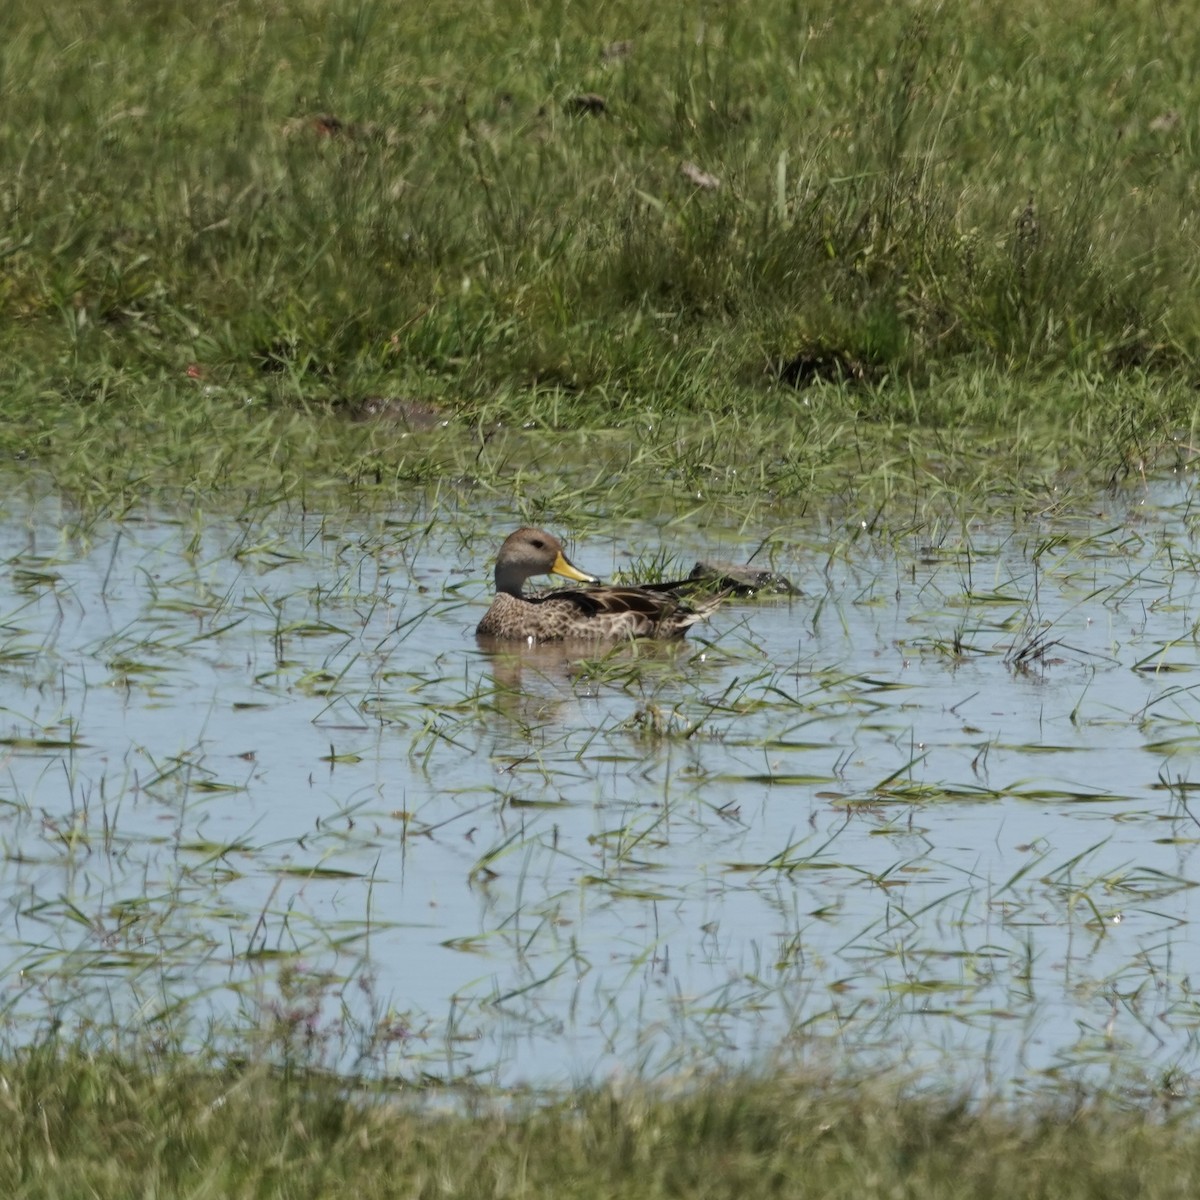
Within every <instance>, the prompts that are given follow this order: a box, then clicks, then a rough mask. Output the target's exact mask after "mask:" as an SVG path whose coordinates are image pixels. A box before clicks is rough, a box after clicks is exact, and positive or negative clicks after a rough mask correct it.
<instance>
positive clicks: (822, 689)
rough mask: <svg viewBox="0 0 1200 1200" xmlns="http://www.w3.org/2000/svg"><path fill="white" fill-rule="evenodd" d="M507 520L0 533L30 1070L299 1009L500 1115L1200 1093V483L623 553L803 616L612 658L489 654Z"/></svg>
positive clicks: (12, 966)
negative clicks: (667, 1082) (790, 1095)
mask: <svg viewBox="0 0 1200 1200" xmlns="http://www.w3.org/2000/svg"><path fill="white" fill-rule="evenodd" d="M518 523H519V521H518V520H517V518H516V517H515V516H514V515H513V514H511V513H506V512H502V511H487V510H481V509H480V508H479V507H478V506H477V505H473V504H470V503H468V502H466V501H464V502H463V503H462V504H461V505H448V504H446V503H445V500H444V497H443V499H442V503H440V504H434V503H433V502H432V501H428V502H426V501H420V500H418V501H416V502H414V504H413V508H412V511H411V512H408V513H403V514H398V513H391V514H387V515H381V514H374V513H363V512H346V513H341V514H338V513H324V514H321V513H314V512H312V511H308V512H303V511H300V510H298V509H296V508H290V507H283V506H280V507H271V508H268V509H265V510H264V509H255V510H253V511H247V512H245V513H243V514H241V515H231V514H224V515H222V514H212V513H205V514H201V515H182V514H181V513H176V512H171V511H164V510H148V511H145V512H141V513H135V514H130V515H127V516H126V517H125V518H123V519H122V520H120V521H104V522H98V523H91V524H88V525H83V524H81V522H80V521H79V519H78V518H77V517H76V516H75V515H74V514H73V513H72V512H71V511H70V509H69V508H68V507H67V506H66V505H65V503H64V502H63V501H61V500H59V499H57V498H55V497H41V498H39V499H36V500H29V501H25V500H22V499H20V495H19V493H18V494H17V498H15V499H10V500H9V501H8V504H7V511H6V514H5V519H4V521H3V524H2V525H0V539H2V545H3V556H4V559H5V561H6V563H7V566H8V569H7V571H6V572H5V575H4V577H3V580H2V581H0V612H2V613H3V614H4V615H3V621H2V622H0V707H2V709H3V722H2V724H0V735H3V738H4V751H5V763H4V767H5V770H4V775H3V782H2V784H0V804H2V805H3V808H2V809H0V819H2V821H3V824H2V826H0V828H2V830H3V865H2V867H0V869H2V871H3V876H4V887H3V895H4V897H5V901H6V907H7V910H8V919H7V921H6V923H5V929H6V936H5V938H4V939H3V944H2V945H0V961H2V962H3V964H4V968H5V970H4V979H5V980H6V989H5V1011H6V1013H7V1019H8V1022H9V1031H10V1036H11V1037H12V1038H15V1039H17V1040H20V1039H21V1038H22V1037H26V1036H32V1031H33V1030H35V1029H38V1028H42V1027H44V1022H45V1020H46V1018H47V1015H48V1014H53V1015H54V1017H55V1019H57V1020H61V1021H62V1022H64V1023H66V1025H67V1026H68V1027H72V1028H73V1027H85V1028H87V1027H97V1026H102V1025H104V1024H105V1023H116V1024H118V1025H121V1026H125V1027H144V1026H145V1025H146V1024H147V1023H150V1024H151V1025H153V1024H154V1023H161V1024H162V1025H163V1026H164V1027H169V1028H171V1029H172V1030H176V1031H177V1030H181V1029H182V1030H190V1031H191V1032H189V1033H188V1034H187V1036H192V1037H195V1038H197V1039H201V1040H203V1039H208V1038H212V1037H214V1036H217V1035H216V1034H215V1033H214V1032H213V1031H214V1029H223V1028H229V1027H241V1028H245V1027H246V1026H248V1025H255V1026H270V1025H271V1024H272V1021H273V1020H274V1021H275V1022H276V1023H277V1025H278V1023H282V1024H283V1025H284V1026H288V1024H289V1022H290V1028H291V1029H292V1030H293V1031H294V1033H295V1035H296V1036H297V1037H302V1038H306V1039H308V1040H309V1042H310V1044H311V1043H313V1042H314V1041H315V1042H316V1043H321V1044H325V1045H326V1046H327V1047H328V1049H327V1053H328V1054H329V1056H330V1057H331V1059H332V1060H333V1061H334V1063H335V1065H339V1066H342V1067H344V1068H348V1067H350V1066H366V1067H368V1068H369V1069H372V1070H376V1071H379V1070H382V1071H386V1072H389V1073H393V1074H395V1075H398V1076H403V1077H409V1078H414V1079H415V1078H421V1077H425V1076H430V1075H432V1076H436V1077H439V1078H449V1079H466V1078H477V1079H483V1080H485V1081H487V1082H494V1083H499V1084H504V1085H508V1084H514V1083H518V1082H528V1083H534V1084H538V1085H556V1084H562V1083H564V1082H577V1081H587V1080H597V1079H602V1078H605V1077H607V1076H608V1075H610V1074H612V1073H613V1072H630V1071H644V1072H649V1073H652V1074H654V1073H661V1072H666V1071H672V1070H677V1069H680V1068H682V1067H684V1066H691V1065H702V1066H709V1065H712V1064H714V1063H716V1062H723V1063H730V1064H746V1063H753V1062H761V1061H763V1060H764V1059H765V1058H767V1057H769V1056H774V1055H777V1054H779V1053H785V1054H786V1053H788V1052H791V1051H795V1052H796V1053H798V1054H801V1055H804V1054H811V1053H821V1054H827V1053H829V1052H831V1051H832V1052H833V1053H835V1054H837V1055H839V1056H844V1057H845V1058H846V1059H847V1060H848V1061H850V1060H852V1061H859V1060H860V1059H861V1060H862V1061H865V1062H868V1063H871V1064H881V1065H888V1066H897V1065H899V1066H907V1067H912V1068H916V1069H920V1070H923V1071H933V1070H934V1069H935V1068H936V1072H937V1073H938V1075H939V1077H945V1078H955V1079H958V1080H960V1081H963V1082H966V1083H968V1084H971V1085H973V1086H979V1087H983V1086H987V1087H990V1088H996V1089H1012V1088H1021V1087H1033V1086H1037V1085H1038V1084H1039V1082H1040V1081H1042V1080H1045V1079H1046V1078H1054V1077H1056V1076H1057V1075H1060V1074H1062V1073H1067V1074H1070V1075H1071V1076H1072V1077H1077V1076H1079V1075H1081V1074H1082V1075H1087V1074H1089V1073H1091V1074H1093V1075H1094V1074H1097V1073H1099V1074H1101V1075H1103V1074H1104V1073H1107V1072H1111V1071H1113V1070H1114V1069H1118V1068H1120V1069H1122V1070H1123V1069H1125V1068H1126V1067H1127V1066H1128V1065H1129V1064H1134V1065H1135V1066H1136V1067H1139V1068H1141V1069H1144V1070H1145V1071H1146V1072H1147V1073H1148V1074H1149V1075H1150V1076H1158V1077H1163V1076H1165V1075H1167V1074H1169V1073H1171V1072H1175V1071H1182V1072H1190V1071H1192V1070H1193V1069H1194V1067H1195V1059H1196V1049H1197V1047H1196V1035H1195V1029H1196V1024H1197V1019H1198V1012H1197V1005H1196V1001H1195V999H1194V995H1193V992H1192V987H1191V976H1192V975H1193V974H1195V973H1197V971H1198V970H1200V963H1198V962H1197V960H1196V952H1195V949H1194V947H1195V943H1196V939H1195V938H1194V937H1193V936H1192V934H1191V921H1192V920H1193V919H1194V917H1195V916H1196V911H1195V904H1196V901H1195V899H1194V894H1195V893H1194V891H1193V885H1194V883H1195V882H1196V880H1197V878H1198V876H1200V867H1198V864H1197V861H1196V857H1195V855H1196V849H1195V848H1196V845H1197V842H1198V839H1200V812H1197V813H1195V815H1193V808H1192V806H1191V798H1192V795H1193V792H1194V789H1195V787H1196V782H1195V776H1196V775H1197V771H1196V767H1195V764H1196V762H1197V757H1196V755H1197V751H1198V750H1200V724H1198V722H1200V703H1198V701H1197V695H1196V689H1197V687H1198V686H1200V674H1198V672H1197V666H1198V664H1197V643H1196V632H1195V631H1196V621H1197V616H1198V614H1200V605H1198V603H1197V596H1196V589H1197V584H1196V578H1197V576H1196V571H1195V562H1196V552H1197V547H1196V538H1195V527H1196V520H1195V514H1194V512H1193V508H1192V503H1191V496H1190V488H1189V487H1188V485H1187V483H1186V482H1183V481H1176V480H1173V479H1168V480H1161V481H1157V482H1154V483H1152V484H1146V485H1138V486H1137V487H1131V488H1130V489H1128V490H1126V491H1123V492H1121V493H1118V494H1103V495H1097V496H1095V497H1093V498H1092V499H1091V500H1090V501H1089V502H1088V503H1087V504H1086V505H1082V506H1078V507H1075V508H1073V509H1071V510H1070V511H1056V512H1052V513H1049V514H1046V515H1043V516H1034V517H1030V518H1023V519H1022V520H1021V521H1020V522H1018V523H1014V522H1012V521H1011V520H1007V521H1005V520H999V519H997V520H989V521H987V522H969V523H965V524H958V525H946V526H941V527H939V530H940V531H938V532H931V529H930V527H929V526H925V527H923V528H921V529H918V530H915V531H914V532H913V533H911V534H910V535H903V534H899V535H897V534H893V535H890V536H888V537H886V538H884V537H882V536H879V535H877V534H874V533H871V532H869V531H868V530H867V529H866V528H864V527H863V526H862V525H861V524H859V523H858V522H857V521H856V519H855V518H853V517H850V518H848V519H846V520H845V521H842V522H829V521H826V522H825V523H821V522H820V521H817V520H809V521H807V522H804V521H801V520H797V521H795V522H794V523H788V522H787V521H781V522H780V524H779V525H778V526H776V527H774V528H773V529H772V530H771V531H770V533H769V537H768V534H767V533H766V532H765V531H764V530H761V529H744V528H741V527H740V526H738V525H736V524H734V523H732V522H731V523H730V525H729V527H728V528H726V527H724V526H723V524H722V522H721V521H720V520H714V521H711V522H707V523H705V524H704V525H703V526H702V527H698V526H697V524H696V523H690V522H675V523H667V522H657V523H654V524H650V523H644V522H643V523H639V522H626V523H615V524H614V523H611V522H609V523H608V524H607V526H606V534H605V536H603V537H598V536H594V535H592V534H591V533H589V535H588V536H587V537H586V538H581V539H580V540H579V541H577V542H576V543H575V544H574V545H573V546H572V557H573V558H574V560H575V561H576V562H577V563H579V565H580V566H582V567H584V569H588V570H592V571H596V572H598V573H601V574H605V575H611V574H612V573H613V572H614V571H615V570H619V569H621V568H622V567H623V566H626V565H628V563H629V561H630V559H629V556H630V555H634V556H638V555H650V556H652V555H654V554H656V553H657V552H658V551H659V550H660V548H661V547H662V546H663V545H664V544H667V545H669V546H670V548H671V550H672V551H674V552H675V553H676V554H677V555H678V561H679V562H680V563H682V564H683V565H685V566H686V565H688V564H689V563H690V561H691V559H693V558H695V557H705V556H707V557H720V558H726V559H732V560H744V559H746V558H747V557H748V556H749V555H750V554H752V553H754V552H755V551H757V550H759V549H760V546H761V544H762V543H763V541H764V538H767V540H768V543H769V544H768V547H767V550H766V551H761V552H760V556H766V555H768V554H769V557H770V558H771V560H772V562H773V565H774V566H775V568H776V569H777V570H780V571H783V572H784V573H785V574H787V575H788V576H790V577H791V578H792V579H793V580H794V581H795V582H796V583H797V584H798V585H799V587H800V588H801V589H802V592H803V594H802V595H800V596H798V597H792V598H778V599H762V600H755V601H749V602H731V603H729V604H728V605H726V607H725V608H724V609H722V610H721V612H719V613H718V614H717V616H716V617H715V618H714V620H713V621H712V622H711V624H710V625H708V626H707V627H704V628H702V629H701V631H700V632H699V636H696V637H693V638H691V639H689V642H688V643H686V644H685V645H684V646H682V647H679V648H674V649H668V650H662V649H656V648H653V647H645V646H641V647H633V648H621V649H619V650H617V651H615V652H613V653H611V654H608V655H603V654H601V653H598V652H596V651H588V650H581V649H579V648H571V649H570V650H569V651H564V650H562V649H561V648H554V647H551V648H541V649H535V650H529V651H523V652H522V651H520V650H518V651H514V652H502V653H497V652H494V651H491V650H488V649H486V648H483V647H480V646H478V645H477V644H476V642H475V639H474V637H473V634H472V630H473V628H474V625H475V623H476V621H477V620H478V618H479V616H480V615H481V613H482V611H483V608H484V606H485V605H486V603H487V598H488V592H489V590H490V589H489V585H488V571H489V562H488V558H489V555H490V554H491V553H492V552H493V550H494V547H495V545H496V544H498V542H499V540H500V538H501V537H502V536H503V535H504V534H505V533H506V532H508V530H509V529H510V528H512V527H513V526H515V525H516V524H518ZM558 532H561V533H563V534H570V533H571V531H570V530H568V529H559V530H558ZM356 1049H357V1050H362V1051H363V1052H364V1053H366V1054H367V1058H366V1059H365V1060H362V1061H359V1060H357V1059H355V1058H354V1052H355V1050H356Z"/></svg>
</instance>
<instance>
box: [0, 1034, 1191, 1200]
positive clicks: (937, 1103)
mask: <svg viewBox="0 0 1200 1200" xmlns="http://www.w3.org/2000/svg"><path fill="white" fill-rule="evenodd" d="M0 1077H2V1079H3V1083H4V1087H3V1093H2V1095H0V1108H2V1109H3V1112H4V1117H5V1128H6V1135H5V1139H4V1146H3V1148H2V1149H0V1186H2V1187H3V1189H4V1193H5V1195H8V1196H14V1197H16V1196H20V1197H28V1198H32V1197H51V1196H78V1195H96V1196H129V1195H155V1196H161V1197H169V1196H185V1195H186V1196H196V1195H220V1196H228V1197H242V1196H284V1195H286V1196H328V1195H332V1194H338V1195H343V1194H347V1193H353V1194H355V1195H360V1196H363V1197H376V1196H381V1197H382V1196H398V1195H403V1196H421V1197H434V1196H456V1197H459V1196H462V1197H487V1196H513V1197H520V1196H555V1197H561V1196H573V1197H581V1198H585V1197H592V1196H595V1197H601V1196H607V1197H611V1196H638V1197H659V1196H696V1197H722V1196H730V1197H734V1196H736V1197H741V1196H747V1195H754V1196H768V1195H769V1196H781V1197H786V1196H797V1197H798V1196H821V1197H841V1196H846V1197H855V1198H856V1200H858V1198H862V1197H866V1198H870V1197H897V1196H913V1197H921V1198H922V1200H927V1198H930V1197H933V1198H937V1197H947V1198H949V1197H964V1196H969V1197H990V1196H995V1197H1009V1196H1014V1195H1019V1196H1030V1197H1039V1196H1045V1197H1053V1198H1054V1200H1062V1198H1070V1197H1089V1200H1091V1198H1096V1197H1108V1196H1112V1197H1122V1198H1124V1197H1131V1196H1137V1197H1181V1198H1182V1197H1190V1196H1193V1195H1194V1194H1195V1190H1196V1185H1197V1178H1198V1173H1200V1136H1198V1135H1197V1132H1196V1129H1195V1127H1194V1126H1193V1125H1191V1124H1190V1123H1189V1122H1186V1121H1185V1122H1172V1121H1171V1120H1165V1119H1163V1114H1162V1113H1161V1112H1160V1113H1158V1114H1157V1115H1154V1116H1148V1115H1146V1113H1144V1112H1134V1111H1128V1110H1121V1109H1120V1108H1118V1107H1117V1106H1116V1105H1114V1104H1111V1103H1109V1104H1102V1105H1099V1106H1092V1105H1088V1104H1074V1105H1069V1106H1060V1107H1057V1108H1053V1109H1050V1108H1045V1107H1043V1108H1042V1109H1041V1110H1035V1111H1027V1112H1025V1113H1023V1114H1022V1115H1020V1116H1014V1115H1012V1114H1011V1113H1009V1114H1000V1113H987V1112H985V1113H982V1114H980V1113H971V1112H968V1111H967V1110H966V1109H964V1108H963V1107H962V1106H960V1105H958V1104H957V1103H956V1102H955V1101H953V1100H952V1099H949V1098H944V1097H943V1098H933V1099H922V1100H917V1099H905V1098H902V1097H901V1096H899V1095H898V1094H897V1093H896V1092H895V1091H894V1090H890V1089H889V1088H888V1087H885V1086H883V1085H879V1084H875V1085H858V1086H855V1087H849V1086H845V1085H836V1084H832V1083H830V1082H828V1081H822V1080H820V1079H798V1078H793V1077H786V1076H785V1077H778V1078H775V1079H770V1080H765V1081H757V1082H750V1081H743V1080H714V1081H708V1083H707V1084H706V1085H705V1086H699V1087H694V1088H692V1089H690V1090H688V1091H686V1092H681V1093H677V1094H675V1095H674V1096H665V1095H663V1094H661V1093H655V1092H653V1091H648V1090H644V1089H641V1088H630V1089H617V1090H602V1091H599V1092H594V1093H589V1094H586V1095H583V1096H581V1097H577V1098H576V1099H575V1100H574V1101H573V1102H572V1103H571V1104H570V1105H558V1104H554V1105H550V1106H546V1107H537V1108H533V1109H527V1110H524V1111H523V1110H522V1109H521V1106H519V1105H518V1106H517V1107H516V1108H510V1109H508V1110H507V1111H503V1112H501V1111H499V1110H497V1109H496V1108H495V1107H493V1106H491V1105H486V1104H485V1106H484V1107H483V1110H482V1111H481V1112H478V1113H473V1114H467V1113H463V1114H462V1115H432V1113H431V1112H430V1111H428V1110H426V1111H421V1106H420V1105H418V1106H417V1108H415V1109H414V1108H413V1107H412V1106H409V1105H405V1104H403V1103H401V1104H399V1105H398V1104H395V1103H391V1102H388V1101H386V1100H384V1101H379V1102H376V1101H374V1100H369V1099H366V1100H365V1099H363V1098H362V1097H360V1098H359V1099H358V1100H357V1101H350V1100H347V1098H346V1097H345V1095H344V1094H342V1093H341V1092H340V1091H339V1090H338V1089H337V1087H336V1086H335V1085H333V1084H332V1083H330V1082H329V1081H327V1080H323V1079H321V1078H312V1077H310V1076H305V1075H303V1074H302V1073H301V1074H294V1075H293V1074H286V1073H284V1074H279V1073H269V1072H267V1071H265V1070H262V1069H258V1068H255V1069H248V1070H244V1071H237V1072H225V1073H210V1072H206V1071H201V1070H197V1069H193V1068H189V1067H188V1066H187V1065H186V1064H184V1063H174V1064H170V1065H166V1066H162V1065H160V1066H159V1068H158V1069H156V1070H153V1071H151V1070H147V1069H142V1068H136V1067H132V1066H130V1065H129V1064H128V1063H122V1062H120V1061H117V1060H114V1059H110V1058H104V1057H101V1058H92V1057H87V1056H83V1055H79V1054H69V1055H67V1056H66V1057H65V1058H63V1057H56V1056H54V1055H53V1054H50V1053H47V1052H36V1053H33V1054H31V1055H28V1056H24V1057H22V1058H19V1059H15V1060H13V1059H10V1060H8V1061H7V1062H5V1063H4V1064H3V1065H0Z"/></svg>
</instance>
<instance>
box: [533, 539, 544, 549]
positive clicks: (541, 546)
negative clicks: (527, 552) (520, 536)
mask: <svg viewBox="0 0 1200 1200" xmlns="http://www.w3.org/2000/svg"><path fill="white" fill-rule="evenodd" d="M533 548H534V549H535V550H545V548H546V543H545V542H543V541H542V539H541V538H534V539H533Z"/></svg>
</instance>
